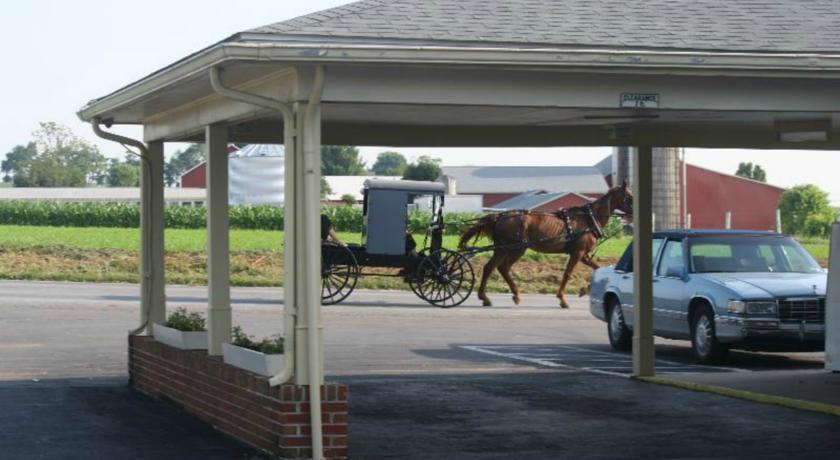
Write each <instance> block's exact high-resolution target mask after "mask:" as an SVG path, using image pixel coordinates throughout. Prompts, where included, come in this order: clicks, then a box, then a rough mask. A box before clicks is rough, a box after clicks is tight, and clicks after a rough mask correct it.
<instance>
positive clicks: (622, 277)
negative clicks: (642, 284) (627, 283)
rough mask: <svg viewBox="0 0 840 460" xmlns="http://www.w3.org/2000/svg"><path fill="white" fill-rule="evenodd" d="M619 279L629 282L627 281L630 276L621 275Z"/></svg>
mask: <svg viewBox="0 0 840 460" xmlns="http://www.w3.org/2000/svg"><path fill="white" fill-rule="evenodd" d="M621 279H623V280H629V279H630V275H622V276H621Z"/></svg>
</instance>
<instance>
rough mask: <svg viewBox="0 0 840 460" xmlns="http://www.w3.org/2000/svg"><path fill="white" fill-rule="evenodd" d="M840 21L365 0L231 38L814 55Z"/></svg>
mask: <svg viewBox="0 0 840 460" xmlns="http://www.w3.org/2000/svg"><path fill="white" fill-rule="evenodd" d="M838 23H840V5H838V2H837V0H809V1H807V2H806V1H802V0H773V1H767V0H737V1H721V0H644V1H643V0H634V1H625V2H619V1H614V0H504V1H501V0H496V1H490V0H363V1H358V2H353V3H350V4H347V5H343V6H339V7H336V8H332V9H328V10H325V11H321V12H318V13H314V14H309V15H306V16H301V17H299V18H295V19H292V20H288V21H284V22H278V23H276V24H270V25H267V26H264V27H259V28H256V29H252V30H249V31H247V32H244V33H243V34H239V35H237V36H235V39H241V38H245V39H247V38H258V37H254V35H262V36H263V37H261V38H262V39H266V38H269V37H286V38H294V37H298V38H302V37H309V38H311V37H329V38H332V39H334V40H348V39H352V40H364V39H375V40H376V41H378V42H380V43H381V42H382V40H394V41H407V40H414V41H424V42H460V43H463V42H469V43H485V44H486V43H505V44H516V45H520V46H542V45H551V46H558V45H559V46H581V45H583V46H594V47H613V48H616V47H617V48H634V49H640V48H650V49H682V50H714V51H764V52H791V51H799V52H801V51H815V52H816V51H838V50H840V27H837V24H838ZM248 36H250V37H248Z"/></svg>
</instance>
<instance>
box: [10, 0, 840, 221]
mask: <svg viewBox="0 0 840 460" xmlns="http://www.w3.org/2000/svg"><path fill="white" fill-rule="evenodd" d="M344 3H347V1H346V0H306V1H299V0H239V1H238V2H235V7H232V5H234V3H231V2H230V1H228V0H224V1H220V0H177V1H171V0H167V1H163V0H144V1H142V2H139V1H131V2H101V1H92V0H74V1H66V0H62V1H58V0H29V1H25V2H23V1H21V2H8V4H6V5H4V6H3V14H2V16H0V53H2V56H4V58H5V62H6V65H5V66H4V69H3V71H2V72H0V88H2V91H3V96H2V99H0V100H2V105H0V107H2V108H0V159H2V157H3V156H4V155H5V152H8V151H9V150H11V149H12V148H13V147H14V146H15V145H18V144H25V143H27V142H28V141H29V140H30V139H31V133H32V131H34V130H35V129H36V128H37V126H38V122H40V121H55V122H58V123H61V124H64V125H67V126H69V127H70V128H71V129H73V131H74V132H76V134H78V135H79V136H81V137H83V138H85V139H87V140H89V141H90V142H93V143H95V144H96V145H98V146H99V147H100V149H101V151H102V152H103V153H104V154H106V155H108V156H114V157H119V156H122V148H121V147H119V146H117V145H115V144H112V143H109V142H107V141H103V140H101V139H99V138H98V137H96V136H94V135H93V133H92V132H91V131H90V125H88V124H85V123H82V122H81V121H79V119H78V118H77V117H76V111H77V110H78V109H79V108H80V107H81V106H82V105H84V103H85V102H86V101H88V100H90V99H93V98H95V97H100V96H103V95H105V94H108V93H110V92H112V91H114V90H116V89H118V88H121V87H122V86H125V85H126V84H128V83H131V82H133V81H135V80H138V79H140V78H142V77H144V76H146V75H148V74H149V73H151V72H153V71H155V70H157V69H159V68H161V67H164V66H166V65H169V64H171V63H172V62H174V61H176V60H178V59H180V58H182V57H184V56H186V55H188V54H190V53H192V52H194V51H197V50H199V49H201V48H204V47H207V46H210V45H212V44H214V43H216V42H218V41H220V40H222V39H224V38H227V37H228V36H230V35H232V34H234V33H236V32H238V31H242V30H246V29H250V28H253V27H258V26H262V25H265V24H270V23H273V22H279V21H283V20H286V19H290V18H293V17H296V16H300V15H303V14H307V13H311V12H315V11H318V10H321V9H325V8H330V7H333V6H338V5H341V4H344ZM116 129H117V130H118V131H119V132H120V133H121V134H126V135H129V136H133V137H140V136H141V132H140V129H139V128H136V127H118V128H116ZM179 147H182V146H179V145H177V144H175V145H170V146H167V149H168V152H170V153H171V152H172V151H174V150H175V149H177V148H179ZM385 150H389V149H387V148H383V147H361V151H362V154H363V157H364V159H365V161H366V162H367V163H368V165H371V164H373V162H374V161H375V159H376V155H377V154H378V153H379V152H382V151H385ZM393 150H397V151H399V152H401V153H403V154H404V155H406V156H407V157H408V158H410V159H412V158H416V157H417V156H420V155H429V156H432V157H436V158H441V159H442V161H443V164H444V165H538V166H543V165H592V164H595V163H596V162H598V161H599V160H601V159H602V158H604V157H605V156H606V155H608V154H609V153H610V152H611V148H609V147H604V148H564V149H557V148H555V149H405V148H400V149H393ZM687 156H688V161H689V162H690V163H693V164H696V165H699V166H703V167H706V168H710V169H713V170H717V171H722V172H725V173H734V172H735V170H736V169H737V167H738V163H739V162H742V161H750V162H753V163H758V164H761V165H762V166H763V167H764V168H765V169H766V170H767V175H768V181H769V182H770V183H772V184H774V185H779V186H783V187H791V186H794V185H798V184H804V183H813V184H816V185H818V186H819V187H821V188H822V189H824V190H826V191H828V192H829V193H830V194H831V200H832V202H833V203H835V205H836V206H840V180H837V179H836V176H837V173H838V171H840V152H809V151H749V150H707V149H689V150H688V151H687Z"/></svg>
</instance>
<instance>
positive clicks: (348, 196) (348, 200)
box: [341, 193, 356, 206]
mask: <svg viewBox="0 0 840 460" xmlns="http://www.w3.org/2000/svg"><path fill="white" fill-rule="evenodd" d="M341 202H342V203H344V204H346V205H347V206H353V205H354V204H356V197H355V196H353V194H352V193H345V194H344V195H341Z"/></svg>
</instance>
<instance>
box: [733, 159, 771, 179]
mask: <svg viewBox="0 0 840 460" xmlns="http://www.w3.org/2000/svg"><path fill="white" fill-rule="evenodd" d="M735 175H736V176H740V177H746V178H747V179H752V180H755V181H759V182H767V171H765V170H764V168H762V167H761V165H754V164H752V163H741V164H739V165H738V171H736V172H735Z"/></svg>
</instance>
